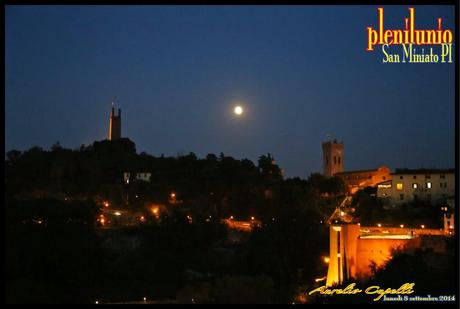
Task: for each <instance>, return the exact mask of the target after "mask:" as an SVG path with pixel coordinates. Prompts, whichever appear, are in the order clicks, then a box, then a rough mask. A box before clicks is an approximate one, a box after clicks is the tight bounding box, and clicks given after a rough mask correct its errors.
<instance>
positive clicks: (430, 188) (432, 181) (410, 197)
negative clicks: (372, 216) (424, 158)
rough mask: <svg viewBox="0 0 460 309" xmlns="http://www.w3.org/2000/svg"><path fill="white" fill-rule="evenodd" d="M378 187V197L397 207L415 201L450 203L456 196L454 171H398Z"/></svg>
mask: <svg viewBox="0 0 460 309" xmlns="http://www.w3.org/2000/svg"><path fill="white" fill-rule="evenodd" d="M391 175H392V179H391V180H388V181H384V182H381V183H379V184H378V185H377V197H379V198H382V199H385V200H386V204H390V205H393V206H396V205H397V204H402V203H407V202H411V201H414V200H425V201H430V202H432V203H439V202H448V201H449V200H453V197H454V196H455V170H454V169H397V170H396V171H395V172H394V173H392V174H391Z"/></svg>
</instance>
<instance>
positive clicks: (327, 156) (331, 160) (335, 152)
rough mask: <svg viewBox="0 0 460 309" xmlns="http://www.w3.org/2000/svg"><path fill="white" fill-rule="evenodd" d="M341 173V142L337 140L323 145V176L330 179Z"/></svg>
mask: <svg viewBox="0 0 460 309" xmlns="http://www.w3.org/2000/svg"><path fill="white" fill-rule="evenodd" d="M339 172H343V142H340V143H338V142H337V140H335V139H334V140H333V141H327V142H324V143H323V175H324V176H326V177H332V176H334V174H335V173H339Z"/></svg>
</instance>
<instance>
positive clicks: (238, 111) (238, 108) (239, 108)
mask: <svg viewBox="0 0 460 309" xmlns="http://www.w3.org/2000/svg"><path fill="white" fill-rule="evenodd" d="M234 112H235V114H237V115H241V114H242V113H243V108H242V107H241V106H239V105H238V106H236V107H235V109H234Z"/></svg>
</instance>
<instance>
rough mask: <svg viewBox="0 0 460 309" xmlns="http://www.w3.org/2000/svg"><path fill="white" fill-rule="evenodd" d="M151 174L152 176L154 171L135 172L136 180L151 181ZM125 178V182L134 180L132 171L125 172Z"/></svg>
mask: <svg viewBox="0 0 460 309" xmlns="http://www.w3.org/2000/svg"><path fill="white" fill-rule="evenodd" d="M151 176H152V173H148V172H142V173H133V177H134V180H137V181H145V182H150V177H151ZM123 179H124V182H125V184H129V183H130V182H131V181H132V180H133V179H131V173H129V172H125V173H123Z"/></svg>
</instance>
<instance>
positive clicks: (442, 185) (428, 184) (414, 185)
mask: <svg viewBox="0 0 460 309" xmlns="http://www.w3.org/2000/svg"><path fill="white" fill-rule="evenodd" d="M432 186H433V183H432V182H426V183H425V188H427V189H431V188H432ZM439 187H440V188H447V182H440V183H439ZM418 188H420V186H419V184H418V183H416V182H414V183H412V189H418ZM403 189H404V185H403V183H401V182H398V183H397V184H396V190H403Z"/></svg>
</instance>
